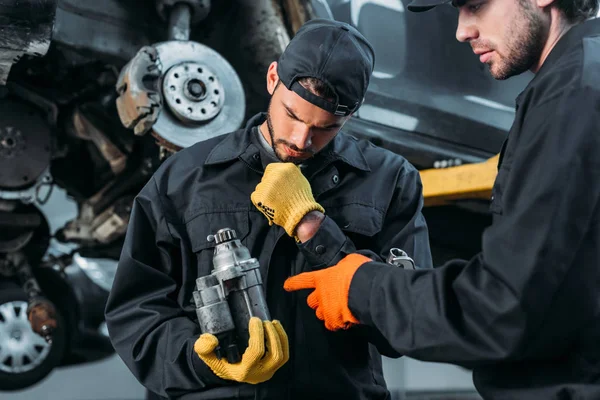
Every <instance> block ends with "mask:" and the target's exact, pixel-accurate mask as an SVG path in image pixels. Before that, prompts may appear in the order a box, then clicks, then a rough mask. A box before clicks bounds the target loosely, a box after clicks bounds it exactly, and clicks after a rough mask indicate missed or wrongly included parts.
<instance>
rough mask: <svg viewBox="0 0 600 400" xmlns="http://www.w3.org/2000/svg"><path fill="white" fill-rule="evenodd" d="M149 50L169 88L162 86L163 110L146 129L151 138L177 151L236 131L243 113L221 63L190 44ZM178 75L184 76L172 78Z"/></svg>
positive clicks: (230, 74) (241, 98)
mask: <svg viewBox="0 0 600 400" xmlns="http://www.w3.org/2000/svg"><path fill="white" fill-rule="evenodd" d="M155 48H156V50H157V52H158V59H159V61H160V64H161V66H162V70H163V71H164V72H165V75H164V78H163V79H164V80H165V82H167V81H168V82H169V83H168V84H165V85H163V90H164V91H165V92H164V93H163V94H164V99H165V101H164V102H165V105H166V106H167V107H166V108H167V109H166V110H163V112H162V113H161V114H160V116H159V118H158V120H157V121H156V123H155V124H154V126H153V127H152V130H153V134H154V135H155V136H158V137H159V138H161V139H163V140H164V141H166V143H167V145H169V144H170V146H171V147H172V148H174V149H178V148H185V147H189V146H191V145H193V144H194V143H197V142H200V141H203V140H207V139H210V138H212V137H216V136H219V135H222V134H224V133H227V132H231V131H234V130H236V129H238V128H239V127H240V126H241V124H242V121H243V119H244V114H245V109H246V98H245V94H244V88H243V86H242V82H241V81H240V79H239V77H238V75H237V73H236V72H235V70H234V69H233V68H232V67H231V65H230V64H229V63H228V62H227V60H225V58H223V57H222V56H221V55H220V54H219V53H217V52H216V51H214V50H213V49H211V48H210V47H207V46H204V45H202V44H200V43H196V42H189V41H169V42H163V43H159V44H157V45H156V46H155ZM186 67H188V70H187V71H186V70H185V68H186ZM181 69H183V72H186V74H185V75H184V74H182V75H180V74H179V72H177V71H179V70H181ZM178 80H181V81H178ZM174 81H176V82H177V84H175V83H173V82H174ZM209 90H210V93H209V92H208V91H209ZM182 104H185V107H181V105H182ZM203 110H204V112H203Z"/></svg>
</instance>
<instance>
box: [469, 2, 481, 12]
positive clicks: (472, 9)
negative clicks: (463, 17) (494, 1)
mask: <svg viewBox="0 0 600 400" xmlns="http://www.w3.org/2000/svg"><path fill="white" fill-rule="evenodd" d="M481 6H482V3H477V4H469V5H468V6H467V8H468V9H469V11H470V12H477V11H479V9H480V8H481Z"/></svg>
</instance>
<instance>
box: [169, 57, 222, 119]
mask: <svg viewBox="0 0 600 400" xmlns="http://www.w3.org/2000/svg"><path fill="white" fill-rule="evenodd" d="M163 93H164V94H165V103H166V104H167V105H168V106H169V109H170V110H171V112H173V114H175V116H176V117H177V118H178V119H179V120H181V121H182V122H183V123H186V124H189V123H196V122H206V121H210V120H211V119H213V118H215V117H216V116H217V114H219V112H220V111H221V109H222V108H223V105H224V103H225V90H224V89H223V86H222V85H221V81H220V80H219V79H218V78H216V75H215V73H214V72H213V71H211V70H210V69H209V68H208V67H207V66H205V65H204V64H200V63H197V62H184V63H181V64H178V65H175V66H174V67H173V68H171V69H170V70H169V72H167V73H166V74H165V77H164V79H163Z"/></svg>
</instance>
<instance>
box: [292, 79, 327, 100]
mask: <svg viewBox="0 0 600 400" xmlns="http://www.w3.org/2000/svg"><path fill="white" fill-rule="evenodd" d="M298 83H300V84H301V85H302V86H303V87H304V89H306V90H308V91H310V92H311V93H312V94H314V95H315V96H319V97H321V98H322V99H325V100H327V101H335V92H334V91H333V90H332V89H331V88H330V87H329V85H328V84H326V83H325V82H323V81H322V80H320V79H319V78H313V77H310V76H309V77H305V78H300V79H298Z"/></svg>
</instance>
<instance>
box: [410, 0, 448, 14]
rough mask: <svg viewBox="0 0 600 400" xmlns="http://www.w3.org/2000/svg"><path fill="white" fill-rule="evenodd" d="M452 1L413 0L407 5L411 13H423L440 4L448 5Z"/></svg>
mask: <svg viewBox="0 0 600 400" xmlns="http://www.w3.org/2000/svg"><path fill="white" fill-rule="evenodd" d="M451 1H452V0H413V1H412V2H411V3H410V4H409V5H408V10H409V11H413V12H423V11H428V10H431V9H432V8H433V7H435V6H439V5H440V4H446V3H450V2H451Z"/></svg>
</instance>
